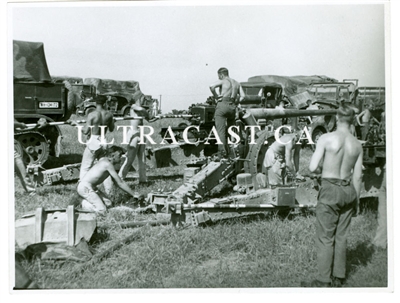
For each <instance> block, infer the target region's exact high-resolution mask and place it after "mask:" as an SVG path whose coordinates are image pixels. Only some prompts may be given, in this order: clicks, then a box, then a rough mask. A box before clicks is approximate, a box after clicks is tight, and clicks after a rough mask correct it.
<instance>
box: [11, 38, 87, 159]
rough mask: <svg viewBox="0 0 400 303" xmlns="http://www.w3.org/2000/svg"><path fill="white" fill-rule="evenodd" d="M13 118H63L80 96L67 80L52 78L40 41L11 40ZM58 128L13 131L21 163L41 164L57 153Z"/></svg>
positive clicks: (73, 108)
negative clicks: (21, 159)
mask: <svg viewBox="0 0 400 303" xmlns="http://www.w3.org/2000/svg"><path fill="white" fill-rule="evenodd" d="M13 64H14V65H13V74H14V118H15V119H17V120H18V121H20V122H24V123H29V124H30V123H36V122H37V121H38V120H39V119H40V118H42V119H45V120H46V121H47V122H54V121H66V120H67V119H68V118H69V117H70V116H71V114H72V113H73V112H74V111H75V106H76V102H77V100H78V99H79V98H80V97H79V93H78V92H77V90H74V89H71V87H73V86H71V83H70V82H69V81H68V79H63V80H60V81H57V80H54V79H53V78H52V77H51V76H50V73H49V69H48V67H47V62H46V57H45V53H44V45H43V43H41V42H28V41H20V40H14V41H13ZM61 138H62V136H61V131H60V128H59V127H58V126H57V125H52V126H51V125H47V126H45V127H43V128H41V129H28V130H15V131H14V148H15V149H16V150H17V151H18V152H19V153H20V154H21V156H22V158H23V161H24V163H25V164H28V163H34V164H43V163H44V162H46V160H47V159H48V156H49V155H51V156H56V157H58V156H59V153H60V144H61Z"/></svg>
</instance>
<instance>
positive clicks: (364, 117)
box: [356, 103, 379, 141]
mask: <svg viewBox="0 0 400 303" xmlns="http://www.w3.org/2000/svg"><path fill="white" fill-rule="evenodd" d="M373 109H374V104H373V103H370V104H368V105H367V108H366V109H365V110H364V111H362V112H361V113H360V114H359V115H357V116H356V120H357V123H358V125H360V126H361V140H363V141H365V140H366V139H367V135H368V131H369V128H370V124H371V120H374V121H375V122H376V123H378V124H379V121H378V120H377V119H376V118H375V117H374V116H372V113H371V110H373ZM360 119H361V121H362V123H361V122H360Z"/></svg>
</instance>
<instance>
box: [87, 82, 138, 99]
mask: <svg viewBox="0 0 400 303" xmlns="http://www.w3.org/2000/svg"><path fill="white" fill-rule="evenodd" d="M83 84H89V85H93V86H94V87H95V88H96V93H97V94H98V95H120V96H124V97H126V98H127V100H128V102H130V103H131V102H136V101H137V100H140V99H143V98H144V94H143V93H142V92H141V90H140V87H139V82H137V81H117V80H111V79H99V78H85V79H84V80H83Z"/></svg>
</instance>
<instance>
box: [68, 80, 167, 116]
mask: <svg viewBox="0 0 400 303" xmlns="http://www.w3.org/2000/svg"><path fill="white" fill-rule="evenodd" d="M83 83H84V85H89V86H91V87H93V88H94V91H93V92H92V93H91V94H90V95H88V96H86V98H85V99H84V100H83V102H81V103H79V104H78V105H77V110H76V113H77V115H79V116H87V115H88V114H89V113H90V112H92V111H94V110H95V109H96V103H95V102H94V101H93V97H94V96H95V95H104V96H107V101H106V104H105V107H106V108H107V109H108V110H109V111H111V112H112V113H113V115H114V116H129V111H130V107H131V105H132V104H133V103H134V102H136V101H137V100H141V104H142V106H143V107H144V108H146V109H147V110H148V112H149V115H151V112H154V113H153V115H157V114H158V113H159V109H158V100H156V99H153V98H152V97H151V96H150V95H144V94H143V93H142V92H141V90H140V87H139V82H137V81H117V80H112V79H100V78H85V79H84V80H83Z"/></svg>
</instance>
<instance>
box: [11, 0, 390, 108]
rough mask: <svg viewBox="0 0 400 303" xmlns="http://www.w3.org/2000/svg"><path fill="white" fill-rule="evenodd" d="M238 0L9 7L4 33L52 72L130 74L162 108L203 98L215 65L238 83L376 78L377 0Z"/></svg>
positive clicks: (368, 81) (379, 44)
mask: <svg viewBox="0 0 400 303" xmlns="http://www.w3.org/2000/svg"><path fill="white" fill-rule="evenodd" d="M243 3H244V2H241V3H239V4H237V5H232V4H231V5H194V4H193V3H192V4H189V5H186V6H183V5H182V4H181V3H180V4H177V3H174V2H158V3H157V4H154V3H151V2H144V3H141V5H135V4H134V3H132V2H119V3H115V2H113V3H110V2H107V3H99V2H96V3H93V2H92V3H88V2H86V3H35V4H32V3H31V4H12V5H10V4H9V25H10V26H9V35H8V38H9V39H10V40H12V39H15V40H25V41H34V42H43V43H44V48H45V54H46V59H47V64H48V67H49V70H50V74H51V75H53V76H63V75H66V76H73V77H81V78H89V77H94V78H106V79H114V80H135V81H138V82H139V84H140V88H141V90H142V92H143V93H145V94H148V95H152V96H153V97H156V98H158V99H160V98H161V107H162V111H163V113H167V112H170V111H171V110H172V109H187V108H188V107H189V106H190V105H191V104H193V103H199V102H204V101H206V99H207V97H208V96H210V95H211V93H210V90H209V86H210V84H212V83H214V82H215V81H217V80H218V79H217V70H218V69H219V68H220V67H227V68H228V69H229V72H230V76H231V77H232V78H234V79H236V80H238V81H240V82H242V81H247V79H248V78H249V77H252V76H256V75H282V76H295V75H326V76H329V77H333V78H335V79H338V80H343V79H354V78H355V79H359V85H360V86H384V85H385V28H384V22H385V20H384V6H383V4H374V5H372V4H361V5H267V4H263V3H261V2H252V5H245V4H243ZM221 4H224V3H221ZM160 96H161V97H160Z"/></svg>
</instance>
